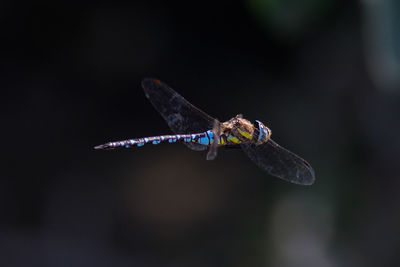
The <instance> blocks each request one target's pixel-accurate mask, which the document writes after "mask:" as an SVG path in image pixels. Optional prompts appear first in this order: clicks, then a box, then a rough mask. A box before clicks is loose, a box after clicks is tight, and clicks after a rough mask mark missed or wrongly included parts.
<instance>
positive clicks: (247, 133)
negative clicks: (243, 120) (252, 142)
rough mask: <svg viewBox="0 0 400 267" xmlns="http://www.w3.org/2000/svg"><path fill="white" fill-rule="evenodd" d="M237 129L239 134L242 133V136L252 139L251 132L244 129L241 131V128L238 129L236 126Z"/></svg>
mask: <svg viewBox="0 0 400 267" xmlns="http://www.w3.org/2000/svg"><path fill="white" fill-rule="evenodd" d="M237 131H238V132H239V133H240V134H241V135H243V136H244V137H246V138H247V139H252V138H253V135H252V134H251V133H249V132H246V131H242V130H240V128H237Z"/></svg>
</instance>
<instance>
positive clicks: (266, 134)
mask: <svg viewBox="0 0 400 267" xmlns="http://www.w3.org/2000/svg"><path fill="white" fill-rule="evenodd" d="M254 126H255V127H256V129H258V138H257V144H263V143H265V142H267V141H268V139H269V138H270V137H271V134H272V132H271V130H270V129H269V128H268V127H267V126H265V125H264V124H263V123H262V122H261V121H259V120H256V122H255V123H254Z"/></svg>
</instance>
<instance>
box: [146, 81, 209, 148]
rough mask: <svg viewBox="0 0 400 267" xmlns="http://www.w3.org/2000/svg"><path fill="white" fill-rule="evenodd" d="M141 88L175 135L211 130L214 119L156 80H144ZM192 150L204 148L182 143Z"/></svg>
mask: <svg viewBox="0 0 400 267" xmlns="http://www.w3.org/2000/svg"><path fill="white" fill-rule="evenodd" d="M142 87H143V90H144V92H145V94H146V97H147V98H148V99H149V101H150V102H151V104H153V106H154V108H155V109H156V110H157V111H158V112H159V113H160V114H161V116H162V117H163V118H164V120H165V121H166V122H167V124H168V126H169V128H171V130H172V131H173V132H174V133H176V134H189V133H200V132H205V131H207V130H209V129H212V127H213V123H214V118H212V117H211V116H209V115H207V114H206V113H205V112H203V111H201V110H200V109H198V108H196V107H195V106H193V105H192V104H190V103H189V102H188V101H187V100H186V99H184V98H183V97H182V96H181V95H179V94H178V93H177V92H175V90H173V89H172V88H170V87H169V86H168V85H166V84H165V83H163V82H161V81H159V80H157V79H149V78H147V79H144V80H143V81H142ZM184 144H185V145H186V146H188V147H189V148H191V149H193V150H205V149H207V147H206V146H203V145H199V144H194V143H184Z"/></svg>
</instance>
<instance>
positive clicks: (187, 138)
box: [95, 131, 213, 149]
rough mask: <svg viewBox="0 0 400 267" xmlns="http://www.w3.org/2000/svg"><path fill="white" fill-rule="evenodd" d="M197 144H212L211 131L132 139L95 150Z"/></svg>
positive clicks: (111, 143) (105, 145) (108, 144)
mask: <svg viewBox="0 0 400 267" xmlns="http://www.w3.org/2000/svg"><path fill="white" fill-rule="evenodd" d="M176 142H179V143H182V142H183V143H197V144H201V145H205V146H208V145H210V144H211V143H212V142H213V133H212V131H207V132H203V133H195V134H175V135H159V136H151V137H144V138H134V139H127V140H122V141H115V142H108V143H105V144H102V145H99V146H96V147H95V149H114V148H130V147H134V146H137V147H141V146H144V145H145V144H153V145H158V144H160V143H176Z"/></svg>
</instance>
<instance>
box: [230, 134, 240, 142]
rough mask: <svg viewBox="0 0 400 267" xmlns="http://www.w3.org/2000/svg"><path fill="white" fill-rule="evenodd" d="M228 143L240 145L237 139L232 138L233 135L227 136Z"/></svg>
mask: <svg viewBox="0 0 400 267" xmlns="http://www.w3.org/2000/svg"><path fill="white" fill-rule="evenodd" d="M228 141H231V142H232V143H235V144H240V143H241V142H240V140H239V139H237V137H235V136H233V135H231V134H230V135H228Z"/></svg>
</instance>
